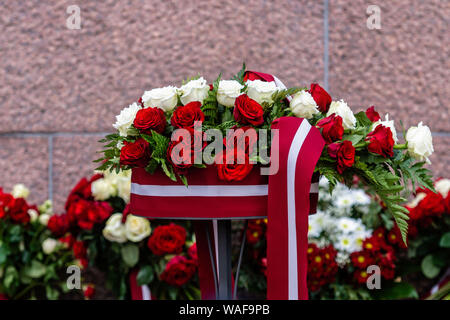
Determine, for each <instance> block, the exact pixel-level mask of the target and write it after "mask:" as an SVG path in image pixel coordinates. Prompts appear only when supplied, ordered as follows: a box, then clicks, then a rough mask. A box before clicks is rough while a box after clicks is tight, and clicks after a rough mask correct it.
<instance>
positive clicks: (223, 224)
mask: <svg viewBox="0 0 450 320" xmlns="http://www.w3.org/2000/svg"><path fill="white" fill-rule="evenodd" d="M217 240H218V251H219V252H218V254H217V258H218V264H219V271H218V273H219V275H218V276H219V295H218V297H217V299H218V300H231V299H232V294H233V293H232V286H231V275H232V272H231V220H218V221H217Z"/></svg>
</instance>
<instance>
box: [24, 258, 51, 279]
mask: <svg viewBox="0 0 450 320" xmlns="http://www.w3.org/2000/svg"><path fill="white" fill-rule="evenodd" d="M46 271H47V267H46V266H45V265H44V264H43V263H41V262H39V261H37V260H33V261H31V265H30V266H26V267H25V270H24V273H25V275H26V276H28V277H30V278H34V279H37V278H40V277H42V276H43V275H44V274H45V272H46Z"/></svg>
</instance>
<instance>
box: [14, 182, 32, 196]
mask: <svg viewBox="0 0 450 320" xmlns="http://www.w3.org/2000/svg"><path fill="white" fill-rule="evenodd" d="M11 194H12V196H13V197H14V198H24V199H26V198H27V197H28V196H29V195H30V190H28V188H27V187H25V185H23V184H21V183H19V184H16V185H15V186H14V187H13V190H12V192H11Z"/></svg>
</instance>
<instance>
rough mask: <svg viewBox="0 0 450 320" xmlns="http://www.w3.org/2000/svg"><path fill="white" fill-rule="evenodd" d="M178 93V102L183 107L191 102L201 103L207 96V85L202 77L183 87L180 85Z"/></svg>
mask: <svg viewBox="0 0 450 320" xmlns="http://www.w3.org/2000/svg"><path fill="white" fill-rule="evenodd" d="M178 92H179V94H180V100H181V103H182V104H183V105H186V104H188V103H189V102H192V101H199V102H200V103H203V100H205V98H206V97H207V96H208V92H209V85H208V83H207V82H206V80H205V79H204V78H203V77H200V78H198V79H195V80H191V81H189V82H188V83H186V84H185V85H182V86H181V87H180V88H179V89H178Z"/></svg>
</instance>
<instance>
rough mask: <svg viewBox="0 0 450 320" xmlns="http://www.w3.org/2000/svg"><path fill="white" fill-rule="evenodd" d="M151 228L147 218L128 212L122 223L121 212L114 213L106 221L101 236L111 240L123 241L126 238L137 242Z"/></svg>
mask: <svg viewBox="0 0 450 320" xmlns="http://www.w3.org/2000/svg"><path fill="white" fill-rule="evenodd" d="M151 232H152V229H151V228H150V222H149V221H148V219H145V218H141V217H137V216H134V215H132V214H129V215H128V216H127V219H126V221H125V223H122V214H121V213H114V214H113V215H111V216H110V217H109V219H108V220H107V221H106V225H105V228H104V229H103V236H104V237H105V238H106V239H108V240H109V241H112V242H118V243H124V242H126V241H127V240H129V241H132V242H139V241H142V240H144V239H145V238H146V237H148V236H149V235H150V233H151Z"/></svg>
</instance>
